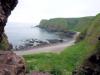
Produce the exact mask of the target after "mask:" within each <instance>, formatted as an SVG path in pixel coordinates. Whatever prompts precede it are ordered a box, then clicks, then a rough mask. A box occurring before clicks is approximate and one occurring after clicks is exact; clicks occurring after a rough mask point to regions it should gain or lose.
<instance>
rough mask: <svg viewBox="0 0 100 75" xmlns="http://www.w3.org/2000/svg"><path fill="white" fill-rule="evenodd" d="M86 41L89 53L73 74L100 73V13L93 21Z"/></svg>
mask: <svg viewBox="0 0 100 75" xmlns="http://www.w3.org/2000/svg"><path fill="white" fill-rule="evenodd" d="M84 42H85V44H87V46H84V47H85V49H86V50H87V54H85V55H84V57H82V58H84V60H83V62H82V64H81V65H80V66H78V68H77V69H76V70H75V72H74V73H73V75H100V14H98V15H97V16H96V17H95V18H94V21H92V22H91V27H90V28H89V29H88V31H87V34H86V37H85V39H84Z"/></svg>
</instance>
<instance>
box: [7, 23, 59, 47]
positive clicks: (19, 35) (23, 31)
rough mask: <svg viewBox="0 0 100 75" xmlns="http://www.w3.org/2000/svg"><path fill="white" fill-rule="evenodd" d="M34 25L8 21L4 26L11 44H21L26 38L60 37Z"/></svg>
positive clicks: (44, 38)
mask: <svg viewBox="0 0 100 75" xmlns="http://www.w3.org/2000/svg"><path fill="white" fill-rule="evenodd" d="M34 26H35V25H33V24H25V23H11V22H8V23H7V25H6V27H5V33H6V35H7V36H8V40H9V42H10V43H11V44H12V45H13V46H18V45H21V44H22V41H24V40H27V39H39V40H46V39H60V36H59V35H57V34H54V33H51V32H47V31H45V30H43V29H40V28H38V27H34Z"/></svg>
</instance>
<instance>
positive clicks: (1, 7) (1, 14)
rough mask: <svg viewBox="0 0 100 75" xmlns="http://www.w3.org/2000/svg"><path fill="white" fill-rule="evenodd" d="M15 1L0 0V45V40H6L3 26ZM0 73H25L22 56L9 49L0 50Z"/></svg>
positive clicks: (14, 74)
mask: <svg viewBox="0 0 100 75" xmlns="http://www.w3.org/2000/svg"><path fill="white" fill-rule="evenodd" d="M17 3H18V1H17V0H0V47H1V46H4V45H2V42H4V41H5V40H7V39H6V38H4V36H5V34H4V27H5V25H6V23H7V19H8V17H9V15H10V14H11V11H12V10H13V9H14V8H15V6H16V5H17ZM5 37H6V36H5ZM0 75H25V64H24V60H23V58H22V57H19V56H17V55H16V54H14V53H13V52H11V51H4V50H3V51H0Z"/></svg>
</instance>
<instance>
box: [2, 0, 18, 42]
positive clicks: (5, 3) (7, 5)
mask: <svg viewBox="0 0 100 75" xmlns="http://www.w3.org/2000/svg"><path fill="white" fill-rule="evenodd" d="M17 2H18V1H17V0H0V41H2V36H3V33H4V27H5V25H6V22H7V19H8V16H9V15H10V14H11V11H12V10H13V9H14V8H15V6H16V5H17Z"/></svg>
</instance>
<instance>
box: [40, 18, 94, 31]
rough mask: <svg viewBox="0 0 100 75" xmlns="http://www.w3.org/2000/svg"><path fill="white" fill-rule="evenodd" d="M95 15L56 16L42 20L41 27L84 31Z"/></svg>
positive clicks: (51, 29) (52, 29)
mask: <svg viewBox="0 0 100 75" xmlns="http://www.w3.org/2000/svg"><path fill="white" fill-rule="evenodd" d="M92 20H93V17H81V18H54V19H50V20H41V21H40V24H39V27H40V28H44V29H46V30H49V31H64V32H66V31H83V30H85V29H86V28H88V26H89V22H90V21H92Z"/></svg>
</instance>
